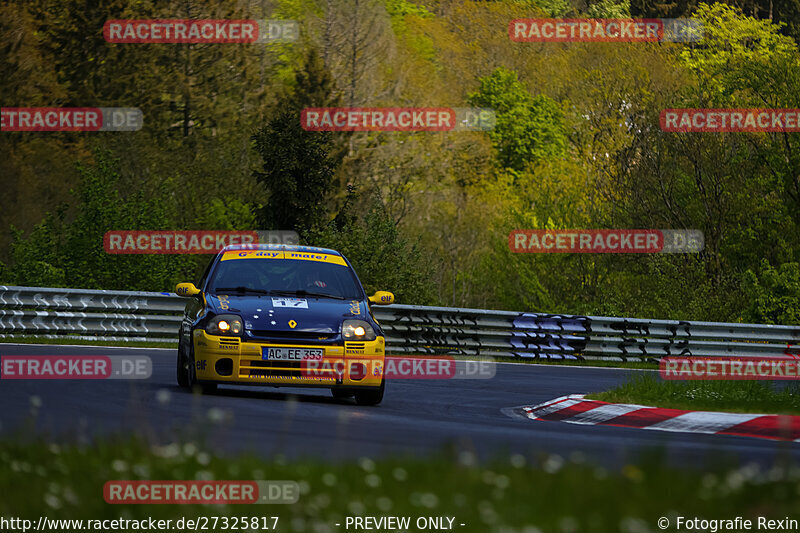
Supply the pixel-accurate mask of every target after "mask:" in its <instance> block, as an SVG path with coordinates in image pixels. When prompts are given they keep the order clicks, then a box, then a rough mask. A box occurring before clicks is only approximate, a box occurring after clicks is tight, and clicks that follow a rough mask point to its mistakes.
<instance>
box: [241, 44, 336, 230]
mask: <svg viewBox="0 0 800 533" xmlns="http://www.w3.org/2000/svg"><path fill="white" fill-rule="evenodd" d="M332 89H333V79H332V78H331V76H330V74H329V73H328V71H327V70H326V69H325V68H324V65H323V63H322V59H321V58H320V57H319V55H318V54H317V52H316V50H314V49H311V50H309V52H308V55H307V56H306V58H305V63H304V65H303V68H302V69H301V70H300V71H299V72H298V73H297V76H296V87H295V90H294V93H292V94H287V95H285V96H284V97H283V99H282V101H281V103H280V104H279V107H278V109H279V110H278V111H277V114H276V116H274V117H273V118H272V119H270V120H269V121H268V122H267V124H266V125H265V126H264V127H263V128H261V129H260V130H259V131H258V132H257V133H256V134H255V135H254V136H253V142H254V146H255V150H256V152H257V153H258V154H259V155H260V156H261V159H262V164H261V170H259V171H256V173H255V177H256V179H257V180H258V182H259V183H261V184H262V185H263V186H264V187H265V188H266V190H267V191H268V192H269V199H268V200H267V202H266V205H264V206H263V207H262V208H261V209H260V210H259V212H258V221H259V224H260V226H261V227H262V228H266V229H283V230H289V229H294V230H297V231H303V230H307V229H309V228H312V227H313V226H314V225H316V224H319V223H322V222H324V221H325V220H327V218H328V211H329V209H328V207H327V205H326V199H327V196H328V194H329V193H330V191H331V188H332V186H333V180H334V175H335V173H336V169H337V168H338V166H339V164H340V163H341V158H342V156H341V154H340V153H337V152H336V149H335V146H334V143H333V134H332V133H331V132H324V131H322V132H315V131H305V130H303V128H302V127H301V124H300V113H301V111H302V109H303V108H305V107H311V106H314V107H325V106H329V105H332V104H333V103H334V101H332V100H331V94H332Z"/></svg>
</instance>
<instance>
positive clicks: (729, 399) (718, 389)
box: [587, 373, 800, 415]
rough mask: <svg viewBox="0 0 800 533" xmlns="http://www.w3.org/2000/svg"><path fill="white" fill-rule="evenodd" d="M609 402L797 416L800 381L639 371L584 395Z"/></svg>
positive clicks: (799, 408) (799, 399)
mask: <svg viewBox="0 0 800 533" xmlns="http://www.w3.org/2000/svg"><path fill="white" fill-rule="evenodd" d="M587 397H588V398H591V399H594V400H602V401H604V402H611V403H633V404H641V405H648V406H653V407H668V408H674V409H689V410H698V411H727V412H732V413H754V414H761V413H763V414H788V415H800V384H798V383H789V384H788V385H787V386H786V387H785V388H784V387H781V388H776V387H775V386H774V385H773V384H772V383H771V382H768V381H754V380H741V381H723V380H708V381H703V380H698V381H665V380H662V379H661V378H660V377H658V376H657V375H655V374H651V373H643V374H642V375H637V376H633V377H632V378H631V379H630V380H629V381H627V382H626V383H623V384H622V385H620V386H619V387H616V388H614V389H611V390H608V391H605V392H598V393H593V394H589V395H587Z"/></svg>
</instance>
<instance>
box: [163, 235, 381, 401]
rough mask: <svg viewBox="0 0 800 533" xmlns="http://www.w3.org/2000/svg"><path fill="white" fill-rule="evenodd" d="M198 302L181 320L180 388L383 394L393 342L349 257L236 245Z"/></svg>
mask: <svg viewBox="0 0 800 533" xmlns="http://www.w3.org/2000/svg"><path fill="white" fill-rule="evenodd" d="M175 292H176V293H177V294H178V295H180V296H185V297H187V298H189V302H188V303H187V304H186V309H185V312H184V317H183V321H182V323H181V328H180V334H179V344H178V358H177V359H178V361H177V377H178V384H179V385H181V386H182V387H188V388H192V389H195V390H199V391H202V392H211V391H213V390H215V389H216V387H217V385H218V384H231V385H270V386H275V387H283V386H300V387H327V388H330V389H331V391H332V392H333V395H334V397H337V398H347V397H351V396H355V400H356V402H357V403H359V404H362V405H375V404H378V403H380V402H381V400H382V399H383V393H384V388H385V383H384V379H383V368H384V357H385V352H386V350H385V346H386V340H385V337H384V335H383V332H382V331H381V328H380V325H379V324H378V322H377V321H376V320H375V318H374V317H373V316H372V312H371V310H370V304H377V305H387V304H391V303H392V302H393V301H394V295H392V293H390V292H386V291H378V292H376V293H375V294H374V295H372V296H370V297H367V296H366V294H365V293H364V289H363V288H362V286H361V282H360V281H359V280H358V277H357V276H356V273H355V271H354V270H353V267H352V266H351V265H350V263H349V262H348V261H347V259H346V258H345V257H344V256H343V255H342V254H340V253H339V252H336V251H334V250H329V249H326V248H315V247H309V246H287V245H240V246H228V247H226V248H224V249H222V250H221V251H220V252H219V254H217V256H216V257H215V258H214V259H213V260H212V261H211V262H210V264H209V265H208V267H207V268H206V271H205V273H204V274H203V277H202V278H201V280H200V282H199V284H198V285H197V286H195V285H194V284H193V283H179V284H178V286H177V287H176V289H175Z"/></svg>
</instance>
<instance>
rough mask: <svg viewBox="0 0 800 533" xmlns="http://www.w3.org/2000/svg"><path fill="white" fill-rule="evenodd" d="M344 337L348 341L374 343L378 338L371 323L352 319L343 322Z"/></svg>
mask: <svg viewBox="0 0 800 533" xmlns="http://www.w3.org/2000/svg"><path fill="white" fill-rule="evenodd" d="M342 337H344V340H346V341H374V340H375V338H376V337H375V330H373V329H372V326H370V325H369V322H365V321H363V320H352V319H348V320H345V321H344V322H342Z"/></svg>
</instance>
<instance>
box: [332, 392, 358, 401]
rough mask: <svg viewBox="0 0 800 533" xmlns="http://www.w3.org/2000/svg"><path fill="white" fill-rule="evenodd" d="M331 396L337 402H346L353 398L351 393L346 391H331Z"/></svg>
mask: <svg viewBox="0 0 800 533" xmlns="http://www.w3.org/2000/svg"><path fill="white" fill-rule="evenodd" d="M331 395H332V396H333V397H334V398H336V399H337V400H346V399H347V398H352V397H353V391H350V390H347V389H331Z"/></svg>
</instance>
